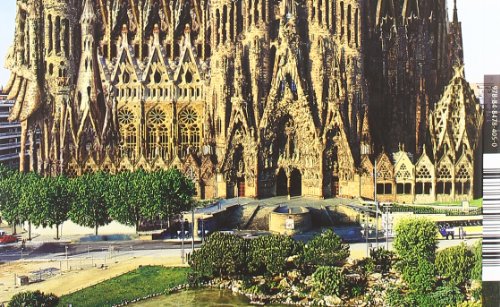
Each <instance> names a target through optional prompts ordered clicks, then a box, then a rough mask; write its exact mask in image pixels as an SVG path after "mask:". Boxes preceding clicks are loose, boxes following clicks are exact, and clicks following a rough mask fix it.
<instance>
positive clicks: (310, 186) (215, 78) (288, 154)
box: [6, 0, 482, 202]
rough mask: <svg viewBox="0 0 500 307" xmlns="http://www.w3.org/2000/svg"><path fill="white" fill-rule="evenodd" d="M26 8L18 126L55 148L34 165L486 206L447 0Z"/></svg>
mask: <svg viewBox="0 0 500 307" xmlns="http://www.w3.org/2000/svg"><path fill="white" fill-rule="evenodd" d="M16 1H17V4H18V13H17V17H16V36H15V40H14V46H13V47H12V48H11V50H10V52H9V55H8V58H7V61H6V63H7V65H8V66H9V68H10V69H11V70H12V76H11V80H10V81H9V83H8V84H7V86H6V90H8V91H9V98H10V99H15V100H16V103H15V106H14V108H13V109H12V112H11V114H10V119H11V120H20V121H21V122H22V127H23V137H22V140H21V143H22V144H26V143H27V142H25V141H26V139H27V138H28V132H29V131H31V132H32V131H35V130H37V131H40V134H41V136H42V137H41V142H40V148H39V150H37V149H36V148H30V153H31V154H32V156H33V157H37V158H36V159H35V158H32V159H30V162H29V163H28V161H25V160H24V155H23V156H22V161H21V170H23V171H25V170H28V169H31V170H37V171H39V172H40V173H42V174H45V175H55V174H58V173H66V174H68V175H70V176H77V175H81V174H82V173H85V172H94V171H97V170H104V171H107V172H118V171H123V170H134V169H139V168H143V169H146V170H154V169H160V168H168V167H177V168H179V169H181V170H183V171H184V172H185V173H189V175H190V176H191V177H192V178H193V179H194V180H195V181H196V184H197V190H198V193H199V196H200V197H202V198H205V197H206V198H211V197H216V196H217V197H224V196H228V197H230V196H237V195H245V196H252V197H266V196H273V195H277V194H280V193H285V194H289V195H291V194H294V193H296V194H297V196H298V195H304V196H314V197H330V196H345V197H358V196H364V197H373V196H374V193H375V192H379V188H380V192H381V193H380V194H381V195H383V198H385V199H387V200H397V201H401V202H412V201H434V200H435V199H436V197H437V195H440V196H439V197H440V198H441V199H445V198H446V197H447V198H448V199H466V198H470V197H472V194H473V190H474V189H475V185H474V178H476V176H475V174H474V165H475V163H476V162H475V161H476V160H475V152H476V149H477V142H478V131H480V128H481V124H482V115H481V111H480V110H479V109H478V107H477V103H476V99H475V97H474V96H473V94H472V91H471V89H470V87H469V86H468V84H467V82H466V81H465V79H464V77H463V68H462V64H463V58H462V57H463V51H462V41H461V26H460V23H459V22H458V15H457V13H455V14H454V16H453V20H452V21H448V20H447V17H446V11H445V9H446V3H445V1H444V0H438V1H433V5H432V6H429V5H427V4H428V3H426V1H423V2H421V3H417V2H415V1H411V0H403V1H399V2H398V1H393V0H377V1H361V0H343V1H340V0H332V1H325V0H307V1H305V0H298V1H288V0H286V1H285V0H283V1H270V0H260V1H258V0H247V1H242V0H237V1H230V0H211V1H196V0H182V1H181V0H147V1H138V0H129V1H119V0H108V1H100V0H84V1H77V0H67V1H64V2H63V1H56V0H28V1H24V0H16ZM455 12H456V10H455ZM455 66H456V70H455V72H454V73H453V71H452V68H453V67H455ZM402 68H404V69H402ZM450 80H451V81H450ZM424 81H425V82H424ZM447 84H448V85H447ZM445 85H447V86H446V88H445V91H444V94H443V93H442V92H441V88H443V87H444V86H445ZM442 94H443V95H442ZM441 96H442V97H441ZM440 97H441V98H440ZM428 114H431V115H430V116H428ZM399 144H401V145H400V147H399V148H398V145H399ZM426 145H432V146H431V147H428V148H430V150H429V154H430V156H427V152H426V150H425V146H426ZM23 146H25V145H23ZM383 148H386V149H387V150H383ZM404 148H407V149H408V150H407V151H405V149H404ZM25 149H26V148H24V147H23V149H22V150H23V152H24V151H25ZM391 153H394V154H391ZM414 157H415V160H416V162H415V163H413V160H414ZM375 159H376V160H377V166H376V170H375V172H377V176H376V177H377V180H378V181H377V187H376V189H377V190H376V191H374V190H373V189H374V187H373V186H374V182H373V180H374V179H375V176H374V173H373V172H374V168H375V166H374V162H375ZM36 161H40V163H38V165H37V163H36ZM28 164H29V165H28ZM378 184H381V186H378ZM448 192H449V194H450V195H446V193H448ZM294 195H295V194H294Z"/></svg>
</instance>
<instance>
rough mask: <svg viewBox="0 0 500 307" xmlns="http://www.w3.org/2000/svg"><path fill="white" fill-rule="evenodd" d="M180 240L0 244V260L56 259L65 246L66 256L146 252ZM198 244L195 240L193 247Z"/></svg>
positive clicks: (63, 253) (173, 247) (173, 246)
mask: <svg viewBox="0 0 500 307" xmlns="http://www.w3.org/2000/svg"><path fill="white" fill-rule="evenodd" d="M181 244H182V243H181V242H180V241H179V242H162V241H140V240H134V241H112V242H111V241H101V242H78V243H69V242H50V243H36V242H35V243H32V244H30V243H28V244H26V247H25V248H22V247H21V244H20V243H16V244H8V245H3V246H0V262H6V261H15V260H19V259H25V260H37V259H57V258H60V257H66V246H67V247H68V257H77V256H86V255H91V254H95V253H99V254H102V253H109V252H113V253H124V252H128V253H131V252H140V253H141V254H147V252H148V251H159V250H179V249H180V248H181ZM199 246H200V243H199V242H195V248H198V247H199ZM184 247H185V249H186V250H189V249H191V241H190V240H186V241H184Z"/></svg>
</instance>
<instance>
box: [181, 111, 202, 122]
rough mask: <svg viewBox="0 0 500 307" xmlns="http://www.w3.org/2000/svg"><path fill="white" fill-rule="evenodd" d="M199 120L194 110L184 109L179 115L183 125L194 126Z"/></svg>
mask: <svg viewBox="0 0 500 307" xmlns="http://www.w3.org/2000/svg"><path fill="white" fill-rule="evenodd" d="M197 120H198V114H196V112H195V111H194V110H193V109H184V110H182V112H181V113H180V114H179V122H180V124H181V125H192V124H194V123H195V122H196V121H197Z"/></svg>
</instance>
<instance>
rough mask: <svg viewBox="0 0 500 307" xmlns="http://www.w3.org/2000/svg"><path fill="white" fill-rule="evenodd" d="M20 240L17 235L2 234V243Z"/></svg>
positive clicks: (0, 241) (0, 242)
mask: <svg viewBox="0 0 500 307" xmlns="http://www.w3.org/2000/svg"><path fill="white" fill-rule="evenodd" d="M17 241H18V239H17V237H16V236H13V235H6V234H4V235H2V236H0V244H7V243H16V242H17Z"/></svg>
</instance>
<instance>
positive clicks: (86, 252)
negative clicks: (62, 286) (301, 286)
mask: <svg viewBox="0 0 500 307" xmlns="http://www.w3.org/2000/svg"><path fill="white" fill-rule="evenodd" d="M477 240H478V239H468V240H459V239H456V240H439V241H438V248H439V249H442V248H446V247H450V246H454V245H458V244H460V243H461V242H465V243H466V244H468V245H472V244H474V243H475V242H476V241H477ZM66 246H68V258H70V259H71V258H73V259H75V258H79V257H96V258H103V257H105V256H106V255H108V256H109V255H110V254H113V255H125V254H128V255H130V256H154V255H165V254H168V255H172V256H175V257H179V256H180V255H181V242H161V241H139V240H135V241H114V242H93V243H88V242H82V243H64V242H56V243H43V244H40V243H39V244H28V245H27V246H26V248H25V249H23V250H22V251H21V245H20V244H19V243H18V244H11V245H4V246H1V247H0V262H11V261H16V260H20V259H23V260H31V261H37V260H64V259H66ZM379 246H380V247H385V246H386V244H385V242H384V241H383V240H380V241H379ZM194 247H195V249H197V248H199V247H200V243H199V242H196V243H195V246H194ZM369 247H372V248H375V247H376V242H375V241H371V242H370V243H369ZM184 248H185V251H186V253H187V252H189V251H190V250H191V241H185V243H184ZM350 249H351V255H352V256H353V257H356V258H358V257H365V255H366V250H367V248H366V243H365V242H360V243H351V244H350ZM389 249H392V242H389Z"/></svg>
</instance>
